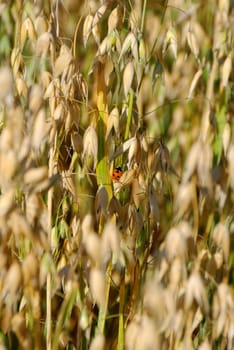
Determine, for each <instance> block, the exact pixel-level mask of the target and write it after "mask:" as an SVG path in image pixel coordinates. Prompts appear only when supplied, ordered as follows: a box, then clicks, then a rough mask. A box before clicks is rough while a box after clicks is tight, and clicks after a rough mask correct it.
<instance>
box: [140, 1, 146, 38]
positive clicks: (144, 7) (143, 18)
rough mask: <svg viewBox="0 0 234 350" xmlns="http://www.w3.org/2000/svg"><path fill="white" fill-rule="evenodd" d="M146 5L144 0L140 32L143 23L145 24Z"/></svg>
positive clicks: (142, 28)
mask: <svg viewBox="0 0 234 350" xmlns="http://www.w3.org/2000/svg"><path fill="white" fill-rule="evenodd" d="M146 5H147V0H144V4H143V10H142V18H141V33H143V30H144V25H145V14H146Z"/></svg>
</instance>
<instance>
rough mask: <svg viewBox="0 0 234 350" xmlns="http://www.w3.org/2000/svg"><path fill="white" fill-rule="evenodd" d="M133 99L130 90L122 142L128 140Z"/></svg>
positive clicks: (132, 93)
mask: <svg viewBox="0 0 234 350" xmlns="http://www.w3.org/2000/svg"><path fill="white" fill-rule="evenodd" d="M133 99H134V91H133V90H132V89H131V90H130V94H129V100H128V115H127V123H126V128H125V134H124V141H126V140H127V139H128V138H129V132H130V127H131V123H132V108H133Z"/></svg>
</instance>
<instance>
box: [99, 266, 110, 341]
mask: <svg viewBox="0 0 234 350" xmlns="http://www.w3.org/2000/svg"><path fill="white" fill-rule="evenodd" d="M111 270H112V263H111V262H110V263H109V265H108V268H107V271H106V295H105V303H104V305H103V306H102V307H100V310H99V314H98V331H99V332H101V334H104V331H105V323H106V317H107V311H108V303H109V294H110V286H111Z"/></svg>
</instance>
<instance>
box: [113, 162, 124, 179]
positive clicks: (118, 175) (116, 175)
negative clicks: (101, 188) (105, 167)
mask: <svg viewBox="0 0 234 350" xmlns="http://www.w3.org/2000/svg"><path fill="white" fill-rule="evenodd" d="M122 175H123V170H122V169H121V167H120V166H118V167H117V168H115V169H114V170H113V173H112V179H113V180H115V181H119V180H120V178H121V176H122Z"/></svg>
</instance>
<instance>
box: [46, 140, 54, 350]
mask: <svg viewBox="0 0 234 350" xmlns="http://www.w3.org/2000/svg"><path fill="white" fill-rule="evenodd" d="M53 167H54V147H53V145H51V147H50V153H49V177H51V176H52V175H53ZM52 212H53V187H51V188H50V189H49V191H48V242H49V245H50V246H51V231H52ZM51 295H52V276H51V271H48V273H47V279H46V349H47V350H51V338H52V313H51V299H52V296H51Z"/></svg>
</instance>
